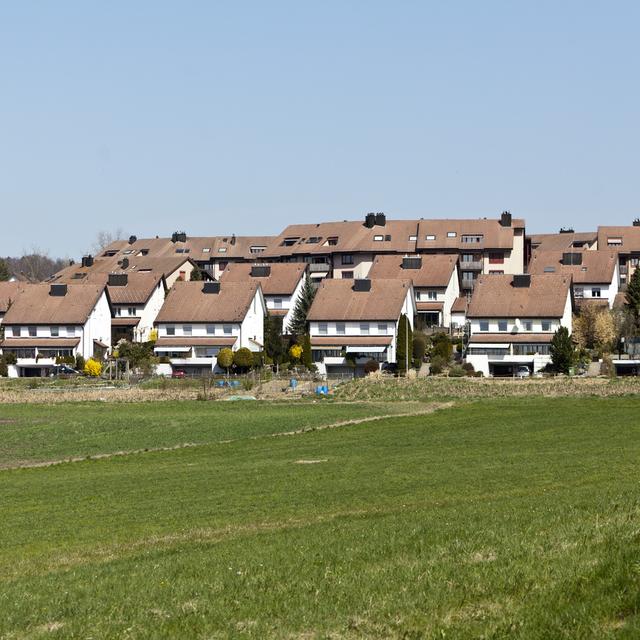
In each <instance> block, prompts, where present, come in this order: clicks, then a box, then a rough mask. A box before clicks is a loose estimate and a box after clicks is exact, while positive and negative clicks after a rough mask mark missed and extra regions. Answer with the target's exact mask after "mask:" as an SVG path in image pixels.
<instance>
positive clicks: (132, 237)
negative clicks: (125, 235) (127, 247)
mask: <svg viewBox="0 0 640 640" xmlns="http://www.w3.org/2000/svg"><path fill="white" fill-rule="evenodd" d="M137 239H138V238H137V237H136V236H129V244H134V243H135V242H136V240H137Z"/></svg>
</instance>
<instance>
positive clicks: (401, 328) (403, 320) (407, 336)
mask: <svg viewBox="0 0 640 640" xmlns="http://www.w3.org/2000/svg"><path fill="white" fill-rule="evenodd" d="M412 351H413V337H412V331H411V325H410V324H409V319H408V318H407V316H405V315H404V313H403V314H402V315H401V316H400V322H399V323H398V337H397V338H396V362H397V363H398V373H402V374H406V373H407V368H408V367H411V360H412V358H411V354H412Z"/></svg>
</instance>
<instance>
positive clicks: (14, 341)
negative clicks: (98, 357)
mask: <svg viewBox="0 0 640 640" xmlns="http://www.w3.org/2000/svg"><path fill="white" fill-rule="evenodd" d="M79 342H80V338H5V339H4V340H3V341H2V342H1V343H0V347H2V348H3V349H12V348H18V349H20V348H22V349H24V348H31V349H33V348H36V349H56V348H61V349H70V348H72V347H75V346H77V345H78V343H79Z"/></svg>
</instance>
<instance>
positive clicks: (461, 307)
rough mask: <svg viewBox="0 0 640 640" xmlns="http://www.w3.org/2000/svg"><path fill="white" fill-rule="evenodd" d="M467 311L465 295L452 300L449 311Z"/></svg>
mask: <svg viewBox="0 0 640 640" xmlns="http://www.w3.org/2000/svg"><path fill="white" fill-rule="evenodd" d="M466 311H467V297H466V296H460V297H459V298H456V299H455V300H454V301H453V304H452V305H451V313H466Z"/></svg>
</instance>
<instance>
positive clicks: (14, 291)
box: [0, 282, 24, 313]
mask: <svg viewBox="0 0 640 640" xmlns="http://www.w3.org/2000/svg"><path fill="white" fill-rule="evenodd" d="M22 288H24V284H23V283H22V282H0V313H5V312H6V311H7V309H8V308H9V303H11V304H13V302H14V301H15V299H16V297H17V296H18V294H19V292H20V289H22Z"/></svg>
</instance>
